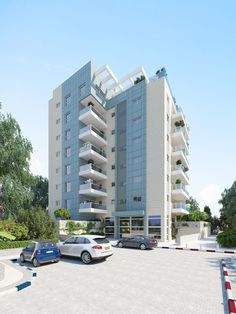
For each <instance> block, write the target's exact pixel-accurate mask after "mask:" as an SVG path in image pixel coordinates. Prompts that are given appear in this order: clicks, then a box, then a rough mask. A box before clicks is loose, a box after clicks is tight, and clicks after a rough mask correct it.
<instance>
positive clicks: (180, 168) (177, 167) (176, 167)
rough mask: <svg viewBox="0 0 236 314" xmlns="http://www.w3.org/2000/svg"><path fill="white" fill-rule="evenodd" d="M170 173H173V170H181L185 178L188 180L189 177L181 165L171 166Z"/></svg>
mask: <svg viewBox="0 0 236 314" xmlns="http://www.w3.org/2000/svg"><path fill="white" fill-rule="evenodd" d="M171 169H172V171H175V170H181V171H183V173H184V174H185V176H186V177H187V178H188V179H189V176H188V175H187V173H186V171H185V168H184V166H183V165H175V166H173V167H172V168H171Z"/></svg>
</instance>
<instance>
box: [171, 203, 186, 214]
mask: <svg viewBox="0 0 236 314" xmlns="http://www.w3.org/2000/svg"><path fill="white" fill-rule="evenodd" d="M188 213H189V206H188V205H187V204H185V203H173V204H172V214H176V215H188Z"/></svg>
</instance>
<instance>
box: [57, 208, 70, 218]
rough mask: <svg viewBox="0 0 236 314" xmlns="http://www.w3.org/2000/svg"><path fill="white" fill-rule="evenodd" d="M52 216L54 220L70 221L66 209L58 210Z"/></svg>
mask: <svg viewBox="0 0 236 314" xmlns="http://www.w3.org/2000/svg"><path fill="white" fill-rule="evenodd" d="M54 216H55V217H56V218H65V219H70V213H69V211H68V209H66V208H58V209H56V210H55V212H54Z"/></svg>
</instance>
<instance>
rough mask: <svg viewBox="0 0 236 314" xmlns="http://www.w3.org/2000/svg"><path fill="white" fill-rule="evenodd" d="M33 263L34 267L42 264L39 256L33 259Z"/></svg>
mask: <svg viewBox="0 0 236 314" xmlns="http://www.w3.org/2000/svg"><path fill="white" fill-rule="evenodd" d="M33 265H34V267H38V266H39V265H40V264H39V262H38V260H37V258H34V259H33Z"/></svg>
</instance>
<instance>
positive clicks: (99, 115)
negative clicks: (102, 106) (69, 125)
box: [80, 106, 107, 123]
mask: <svg viewBox="0 0 236 314" xmlns="http://www.w3.org/2000/svg"><path fill="white" fill-rule="evenodd" d="M89 111H92V112H94V113H95V114H96V115H97V116H98V117H99V118H100V119H101V120H102V121H103V122H105V123H107V122H106V120H105V119H104V118H103V116H102V115H101V114H100V113H99V112H98V111H97V110H96V109H95V108H94V107H93V106H88V107H85V108H84V109H82V110H81V111H80V115H82V114H84V113H86V112H89Z"/></svg>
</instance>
